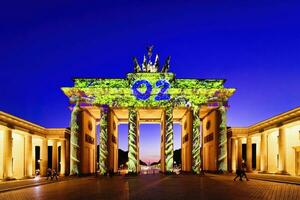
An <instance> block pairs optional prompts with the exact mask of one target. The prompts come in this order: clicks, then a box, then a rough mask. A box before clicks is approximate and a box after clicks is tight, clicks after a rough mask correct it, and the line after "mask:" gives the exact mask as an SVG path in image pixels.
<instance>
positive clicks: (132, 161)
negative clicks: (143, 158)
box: [128, 108, 139, 173]
mask: <svg viewBox="0 0 300 200" xmlns="http://www.w3.org/2000/svg"><path fill="white" fill-rule="evenodd" d="M128 113H129V116H128V172H129V173H137V171H138V169H137V168H138V162H139V161H138V152H137V151H138V149H137V148H138V145H137V137H138V135H137V110H136V109H133V108H130V109H129V111H128Z"/></svg>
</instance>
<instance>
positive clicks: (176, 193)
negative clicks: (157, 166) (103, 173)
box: [0, 174, 300, 200]
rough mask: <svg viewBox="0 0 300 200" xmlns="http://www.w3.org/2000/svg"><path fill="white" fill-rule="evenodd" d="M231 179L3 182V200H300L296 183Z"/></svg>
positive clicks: (148, 177) (181, 177)
mask: <svg viewBox="0 0 300 200" xmlns="http://www.w3.org/2000/svg"><path fill="white" fill-rule="evenodd" d="M232 179H233V176H224V175H211V174H207V175H205V176H191V175H178V176H175V175H174V176H163V175H143V176H137V177H123V176H115V177H112V178H109V177H97V178H96V177H84V178H73V179H62V180H60V181H58V182H55V181H52V182H51V181H49V183H51V184H45V182H44V181H42V182H41V183H42V184H41V185H39V186H33V185H32V186H28V187H26V188H23V189H20V188H19V189H14V190H11V191H3V187H4V185H3V183H2V186H1V185H0V187H2V192H0V199H1V200H5V199H9V200H14V199H28V200H29V199H30V200H31V199H39V200H42V199H89V200H91V199H239V200H241V199H287V200H291V199H300V185H297V184H286V183H278V182H270V181H262V180H255V179H251V180H250V181H249V182H247V181H243V182H241V181H233V180H232ZM18 184H19V185H20V183H18Z"/></svg>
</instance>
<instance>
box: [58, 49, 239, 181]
mask: <svg viewBox="0 0 300 200" xmlns="http://www.w3.org/2000/svg"><path fill="white" fill-rule="evenodd" d="M151 55H152V48H149V49H148V57H146V56H144V61H143V63H142V65H140V64H139V63H138V61H137V59H136V58H134V72H133V73H128V74H127V77H126V78H124V79H121V78H120V79H105V78H75V79H74V87H63V88H62V90H63V92H64V93H65V95H66V96H68V98H69V100H70V103H71V105H72V106H71V109H72V114H71V125H70V126H71V139H70V140H71V146H70V154H71V158H70V174H73V175H74V174H89V173H94V172H96V171H97V168H98V169H99V170H100V173H101V174H106V173H107V172H108V171H109V170H113V171H114V172H117V171H118V130H117V125H118V124H120V123H128V162H127V166H128V173H131V174H136V173H139V171H140V163H139V149H140V144H139V137H140V133H139V124H140V123H160V124H161V141H160V142H161V149H160V152H161V153H160V154H161V155H160V157H161V159H160V160H161V162H160V169H161V172H163V173H171V172H172V171H173V151H174V149H173V123H181V125H182V134H181V159H182V171H186V172H193V173H195V174H199V173H200V172H201V170H209V171H219V172H225V171H227V170H228V159H227V151H228V149H227V125H226V110H227V108H228V98H229V97H230V96H231V95H232V94H233V93H234V91H235V89H234V88H225V87H224V82H225V80H223V79H178V78H176V76H175V74H174V73H171V72H169V68H170V57H168V58H167V59H166V61H165V63H164V65H163V66H162V68H161V69H160V64H159V57H158V55H156V58H155V61H154V63H152V61H151ZM204 124H205V125H204ZM97 125H99V126H100V150H99V155H98V156H97V142H96V139H95V138H96V132H97V131H96V126H97ZM97 157H99V162H98V163H97Z"/></svg>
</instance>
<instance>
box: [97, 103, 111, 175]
mask: <svg viewBox="0 0 300 200" xmlns="http://www.w3.org/2000/svg"><path fill="white" fill-rule="evenodd" d="M108 111H109V108H108V106H103V107H102V108H101V116H100V150H99V153H100V155H99V158H100V159H99V167H100V174H102V175H104V174H106V173H107V166H108V146H107V143H108Z"/></svg>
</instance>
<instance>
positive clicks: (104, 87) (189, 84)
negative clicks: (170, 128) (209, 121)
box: [62, 73, 235, 108]
mask: <svg viewBox="0 0 300 200" xmlns="http://www.w3.org/2000/svg"><path fill="white" fill-rule="evenodd" d="M141 79H144V80H147V81H149V82H150V83H151V85H152V87H153V90H152V93H151V96H150V98H149V99H148V100H145V101H141V100H137V99H136V97H135V96H134V95H133V94H132V90H131V86H132V84H133V83H134V81H136V80H141ZM159 79H165V80H167V81H169V82H170V85H171V87H170V89H169V90H168V91H167V93H168V94H170V95H171V100H170V101H155V100H154V97H155V96H156V94H157V93H158V92H159V91H160V88H157V87H156V86H155V83H156V81H157V80H159ZM74 83H75V84H74V87H71V88H70V87H64V88H62V90H63V91H64V93H65V94H66V95H67V96H69V97H70V98H72V97H73V96H77V97H80V100H81V102H84V103H89V104H93V105H109V106H111V107H135V108H142V107H168V106H171V105H172V104H173V103H174V102H175V101H177V100H178V99H180V98H185V99H186V101H185V102H181V103H177V105H176V106H177V107H186V106H187V105H186V103H187V102H189V103H190V104H192V105H200V104H205V103H207V102H208V101H211V100H213V101H220V102H222V101H227V99H228V98H229V97H230V96H231V95H232V94H233V92H234V91H235V89H233V88H224V86H223V84H224V80H217V79H176V78H175V75H174V74H173V73H129V74H127V78H125V79H74ZM143 90H144V89H143V88H141V89H140V91H143Z"/></svg>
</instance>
